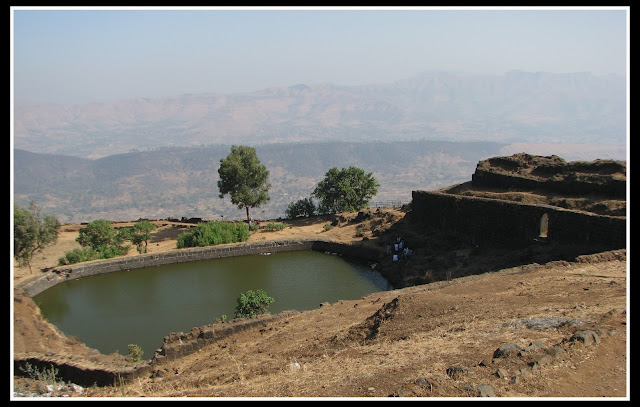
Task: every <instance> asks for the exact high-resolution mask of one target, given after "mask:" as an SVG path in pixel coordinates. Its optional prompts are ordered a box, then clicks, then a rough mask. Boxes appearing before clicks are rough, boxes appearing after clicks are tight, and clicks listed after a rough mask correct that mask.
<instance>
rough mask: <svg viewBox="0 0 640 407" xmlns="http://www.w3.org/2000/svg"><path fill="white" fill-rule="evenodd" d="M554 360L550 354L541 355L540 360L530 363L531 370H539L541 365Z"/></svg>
mask: <svg viewBox="0 0 640 407" xmlns="http://www.w3.org/2000/svg"><path fill="white" fill-rule="evenodd" d="M552 361H553V358H552V357H551V356H549V355H544V356H542V357H540V358H539V359H538V360H536V361H533V362H531V363H529V366H531V370H538V369H539V368H540V367H541V366H544V365H548V364H549V363H551V362H552Z"/></svg>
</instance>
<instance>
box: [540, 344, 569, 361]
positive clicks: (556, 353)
mask: <svg viewBox="0 0 640 407" xmlns="http://www.w3.org/2000/svg"><path fill="white" fill-rule="evenodd" d="M545 352H547V354H548V355H550V356H551V357H552V358H554V359H560V358H562V356H564V354H565V353H566V352H565V350H564V349H562V348H561V347H559V346H554V347H553V348H549V349H546V350H545Z"/></svg>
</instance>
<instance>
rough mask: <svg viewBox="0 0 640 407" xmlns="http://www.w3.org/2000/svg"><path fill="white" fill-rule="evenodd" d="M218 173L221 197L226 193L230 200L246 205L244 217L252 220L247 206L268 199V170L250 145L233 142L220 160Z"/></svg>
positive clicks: (243, 206)
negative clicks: (226, 154)
mask: <svg viewBox="0 0 640 407" xmlns="http://www.w3.org/2000/svg"><path fill="white" fill-rule="evenodd" d="M218 175H219V176H220V180H219V181H218V190H219V191H220V195H219V196H220V198H224V196H225V195H227V194H229V195H230V196H231V203H233V204H234V205H237V206H238V209H242V208H245V209H246V211H247V220H251V216H250V214H249V208H257V207H260V206H261V205H263V204H264V203H266V202H267V201H269V199H270V197H269V194H268V191H269V188H270V187H271V184H270V183H269V171H268V170H267V168H266V167H265V166H264V165H262V164H260V160H259V159H258V156H257V154H256V150H255V149H254V148H252V147H247V146H235V145H234V146H232V147H231V153H230V154H229V155H228V156H227V157H226V158H223V159H221V160H220V168H219V169H218Z"/></svg>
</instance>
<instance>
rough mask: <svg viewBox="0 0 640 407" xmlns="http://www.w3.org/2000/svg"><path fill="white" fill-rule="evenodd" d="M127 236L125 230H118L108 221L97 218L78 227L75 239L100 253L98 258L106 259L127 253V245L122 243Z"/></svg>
mask: <svg viewBox="0 0 640 407" xmlns="http://www.w3.org/2000/svg"><path fill="white" fill-rule="evenodd" d="M128 237H129V236H128V232H127V231H125V230H121V231H118V230H116V228H114V227H113V225H112V224H111V222H110V221H108V220H105V219H98V220H94V221H93V222H90V223H89V224H88V225H87V226H86V227H84V228H82V229H80V230H79V231H78V238H77V239H76V241H77V242H78V243H80V245H81V246H87V247H90V248H91V249H92V250H94V251H96V252H98V253H100V255H99V257H100V258H103V259H108V258H112V257H115V256H120V255H124V254H127V251H128V246H123V245H122V244H123V242H124V241H125V240H126V239H127V238H128Z"/></svg>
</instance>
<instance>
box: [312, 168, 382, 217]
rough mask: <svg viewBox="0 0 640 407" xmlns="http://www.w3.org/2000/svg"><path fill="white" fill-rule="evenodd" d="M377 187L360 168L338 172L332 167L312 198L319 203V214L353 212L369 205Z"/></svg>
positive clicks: (376, 182)
mask: <svg viewBox="0 0 640 407" xmlns="http://www.w3.org/2000/svg"><path fill="white" fill-rule="evenodd" d="M379 186H380V184H378V181H377V180H376V179H375V178H374V177H373V175H372V173H368V174H367V173H365V172H364V170H362V169H361V168H357V167H353V166H352V167H349V168H343V169H341V170H338V168H336V167H333V168H331V169H330V170H329V171H327V173H326V174H325V178H324V179H323V180H322V181H320V182H319V183H318V185H317V186H316V188H315V190H314V191H313V193H312V196H314V197H315V198H317V199H318V200H319V201H320V204H319V209H320V212H323V213H338V212H354V211H358V210H360V209H362V208H365V207H366V206H367V205H368V204H369V200H370V199H371V198H372V197H373V196H374V195H375V194H377V193H378V187H379Z"/></svg>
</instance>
